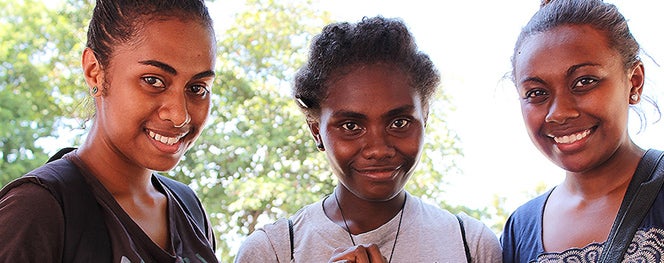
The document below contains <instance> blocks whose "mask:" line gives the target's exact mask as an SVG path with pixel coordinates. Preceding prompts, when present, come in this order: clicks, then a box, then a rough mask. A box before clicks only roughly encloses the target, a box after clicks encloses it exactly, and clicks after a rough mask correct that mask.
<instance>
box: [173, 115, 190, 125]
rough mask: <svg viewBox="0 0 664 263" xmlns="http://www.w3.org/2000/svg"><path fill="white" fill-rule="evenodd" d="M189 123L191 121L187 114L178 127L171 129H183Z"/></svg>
mask: <svg viewBox="0 0 664 263" xmlns="http://www.w3.org/2000/svg"><path fill="white" fill-rule="evenodd" d="M190 121H191V117H190V116H189V114H187V118H186V119H184V121H183V122H182V123H181V124H180V125H173V127H175V128H182V127H184V126H185V125H187V124H188V123H189V122H190Z"/></svg>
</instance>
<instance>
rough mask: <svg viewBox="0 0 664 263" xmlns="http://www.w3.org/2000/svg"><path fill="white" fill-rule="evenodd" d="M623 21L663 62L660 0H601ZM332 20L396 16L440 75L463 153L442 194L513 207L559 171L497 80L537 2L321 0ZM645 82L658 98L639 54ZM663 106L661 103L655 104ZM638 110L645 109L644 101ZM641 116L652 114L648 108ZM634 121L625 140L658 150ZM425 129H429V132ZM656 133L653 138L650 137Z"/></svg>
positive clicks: (658, 128) (659, 88) (655, 77)
mask: <svg viewBox="0 0 664 263" xmlns="http://www.w3.org/2000/svg"><path fill="white" fill-rule="evenodd" d="M606 2H609V3H613V4H615V5H616V6H618V8H619V10H620V11H621V12H622V13H623V15H624V16H625V17H626V18H627V19H628V21H629V22H628V23H629V25H630V28H631V31H632V33H633V34H634V35H635V37H636V39H637V41H639V43H640V44H641V47H642V49H643V50H644V51H646V52H647V53H648V54H649V55H650V56H651V57H652V58H654V60H655V61H657V62H658V63H664V34H662V33H661V27H662V26H664V15H663V14H662V12H663V11H664V2H662V1H652V0H606ZM326 3H327V6H328V8H329V10H331V12H332V15H333V18H334V19H336V20H344V21H352V22H355V21H357V20H359V19H361V17H362V16H374V15H377V14H382V15H383V16H386V17H401V18H402V19H403V20H404V21H405V22H406V24H407V25H408V26H409V28H410V29H411V31H412V32H413V34H414V35H415V38H416V41H417V43H418V45H419V46H420V48H421V49H422V50H424V51H425V52H426V53H428V54H429V55H430V56H431V57H432V60H433V61H434V63H435V64H436V65H437V66H438V68H439V69H440V71H441V73H442V77H443V79H442V85H443V89H444V90H445V91H446V92H447V93H448V94H450V95H451V96H452V101H453V103H454V105H455V106H456V109H457V110H456V111H455V112H453V113H450V114H449V116H450V118H451V119H450V120H449V121H450V124H451V127H452V129H454V130H455V131H456V132H457V133H458V134H459V136H460V137H461V146H462V148H463V152H464V154H465V158H464V160H463V161H462V163H461V166H462V167H461V168H462V169H463V175H451V176H449V177H446V178H447V181H448V182H447V183H448V184H447V185H444V186H442V187H444V188H445V189H443V190H444V191H446V192H447V193H448V194H449V200H450V201H451V202H453V203H456V204H463V205H468V206H470V207H485V206H487V205H490V204H491V202H492V199H493V196H494V195H497V196H501V197H507V198H508V200H507V208H508V209H514V208H516V207H517V206H518V205H520V204H522V203H524V202H525V201H527V200H528V199H530V197H531V196H532V195H533V194H534V189H535V187H536V186H537V185H538V184H540V183H545V184H546V185H547V186H549V187H551V186H554V185H555V184H557V183H559V182H560V181H561V180H562V178H563V171H562V170H561V169H560V168H558V167H557V166H555V165H553V164H551V163H550V162H549V161H548V160H547V159H546V158H545V157H544V156H543V155H542V154H541V153H540V152H539V151H538V150H537V149H536V148H535V147H534V146H533V145H532V143H531V141H530V139H529V138H528V135H527V134H526V131H525V127H524V125H523V120H522V117H521V111H520V107H519V102H518V100H517V95H516V92H515V90H514V86H513V84H512V82H511V81H510V80H508V79H505V80H503V76H505V75H506V74H508V73H509V72H510V70H511V65H510V56H511V55H512V50H513V47H514V42H515V41H516V38H517V36H518V34H519V32H520V30H521V27H522V26H524V25H525V24H526V22H527V21H528V19H529V18H530V17H531V16H532V14H533V13H534V12H535V11H537V10H538V9H539V1H537V0H506V1H494V0H479V1H435V2H434V1H425V0H410V1H401V0H392V1H384V0H372V1H367V0H362V1H358V0H352V1H351V0H335V1H326ZM642 57H643V60H644V62H645V64H646V65H645V68H646V77H647V78H648V82H647V83H646V86H645V88H644V92H645V93H646V94H647V95H650V96H651V97H653V98H655V99H656V100H659V101H664V69H663V68H662V67H659V66H657V65H656V64H655V63H653V60H652V59H649V58H648V57H647V56H642ZM660 105H661V107H662V108H663V109H664V102H661V103H660ZM644 109H645V110H650V109H652V107H648V105H645V107H644ZM648 116H650V117H651V121H652V119H654V118H655V117H656V116H655V115H654V114H649V115H648ZM639 123H640V122H639V119H638V117H637V116H634V117H633V118H631V120H630V125H633V126H635V127H636V128H634V129H632V130H631V131H630V132H631V134H632V138H633V139H634V140H635V141H636V142H637V144H639V145H640V146H641V147H643V148H658V149H664V139H663V137H662V134H664V121H660V122H658V123H656V124H649V125H648V127H647V128H646V130H645V131H644V132H641V133H640V134H636V132H637V131H638V125H639ZM428 132H429V133H432V132H435V131H433V130H429V131H428ZM657 135H659V136H657Z"/></svg>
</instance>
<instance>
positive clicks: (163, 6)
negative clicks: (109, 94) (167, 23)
mask: <svg viewBox="0 0 664 263" xmlns="http://www.w3.org/2000/svg"><path fill="white" fill-rule="evenodd" d="M171 17H176V18H179V19H181V20H183V21H190V20H194V21H198V22H201V24H203V25H204V26H207V27H208V28H209V29H210V32H212V33H213V34H214V30H213V27H212V18H211V17H210V14H209V13H208V10H207V7H206V6H205V2H204V1H203V0H97V2H96V5H95V8H94V10H93V13H92V19H91V20H90V25H89V28H88V41H87V44H86V46H87V47H89V48H90V49H92V51H93V52H94V54H95V56H96V58H97V60H98V61H99V63H100V64H101V66H102V67H106V66H108V63H109V58H110V57H111V56H112V54H113V51H114V49H113V48H114V47H115V46H118V45H120V44H126V43H128V42H129V41H132V40H134V39H135V37H137V35H138V34H139V33H140V32H141V30H142V27H143V26H144V25H145V24H146V23H148V22H150V21H153V20H156V19H160V18H171Z"/></svg>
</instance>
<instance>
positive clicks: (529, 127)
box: [521, 103, 546, 137]
mask: <svg viewBox="0 0 664 263" xmlns="http://www.w3.org/2000/svg"><path fill="white" fill-rule="evenodd" d="M521 116H522V117H523V122H524V124H525V126H526V131H527V132H528V134H529V135H530V136H531V137H533V136H534V135H535V134H536V133H537V131H538V130H539V129H540V126H541V125H542V124H543V123H544V119H545V118H546V110H544V108H543V107H542V108H536V107H532V106H531V105H529V104H524V103H522V104H521Z"/></svg>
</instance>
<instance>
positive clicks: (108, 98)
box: [89, 19, 215, 171]
mask: <svg viewBox="0 0 664 263" xmlns="http://www.w3.org/2000/svg"><path fill="white" fill-rule="evenodd" d="M212 34H213V33H212V32H211V30H209V29H208V28H207V27H205V26H203V25H201V24H200V23H197V22H194V21H189V22H183V21H181V20H178V19H168V20H156V21H154V22H149V23H147V24H146V25H145V26H144V28H143V29H142V33H141V34H140V36H138V37H137V38H138V39H136V40H134V41H129V43H128V44H123V45H119V46H118V47H116V48H115V49H114V52H113V54H112V56H111V59H110V62H109V65H108V66H107V68H105V69H103V70H102V71H103V74H101V76H103V79H102V80H100V81H99V82H100V83H103V85H101V87H100V88H101V91H100V93H99V94H98V95H97V98H96V100H95V103H96V106H97V114H96V120H95V125H96V126H97V127H96V129H97V130H98V131H99V133H98V135H100V137H101V138H98V139H101V140H103V141H104V144H105V145H108V147H109V148H111V150H112V151H114V152H115V153H116V154H118V155H119V156H120V157H121V158H122V159H124V160H125V161H127V162H129V163H133V164H134V165H137V166H140V167H144V168H148V169H151V170H158V171H164V170H169V169H171V168H173V167H174V166H175V165H176V164H177V163H178V161H179V160H180V158H181V157H182V155H183V154H184V153H185V152H186V150H187V149H189V148H190V147H191V145H192V144H193V142H194V141H195V140H196V138H197V137H198V136H199V135H200V133H201V129H202V127H203V126H204V124H205V121H206V120H207V117H208V115H209V113H210V91H211V87H212V82H213V79H214V71H213V70H214V62H215V40H214V36H213V35H212ZM89 53H91V52H89ZM180 126H181V127H180Z"/></svg>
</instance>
